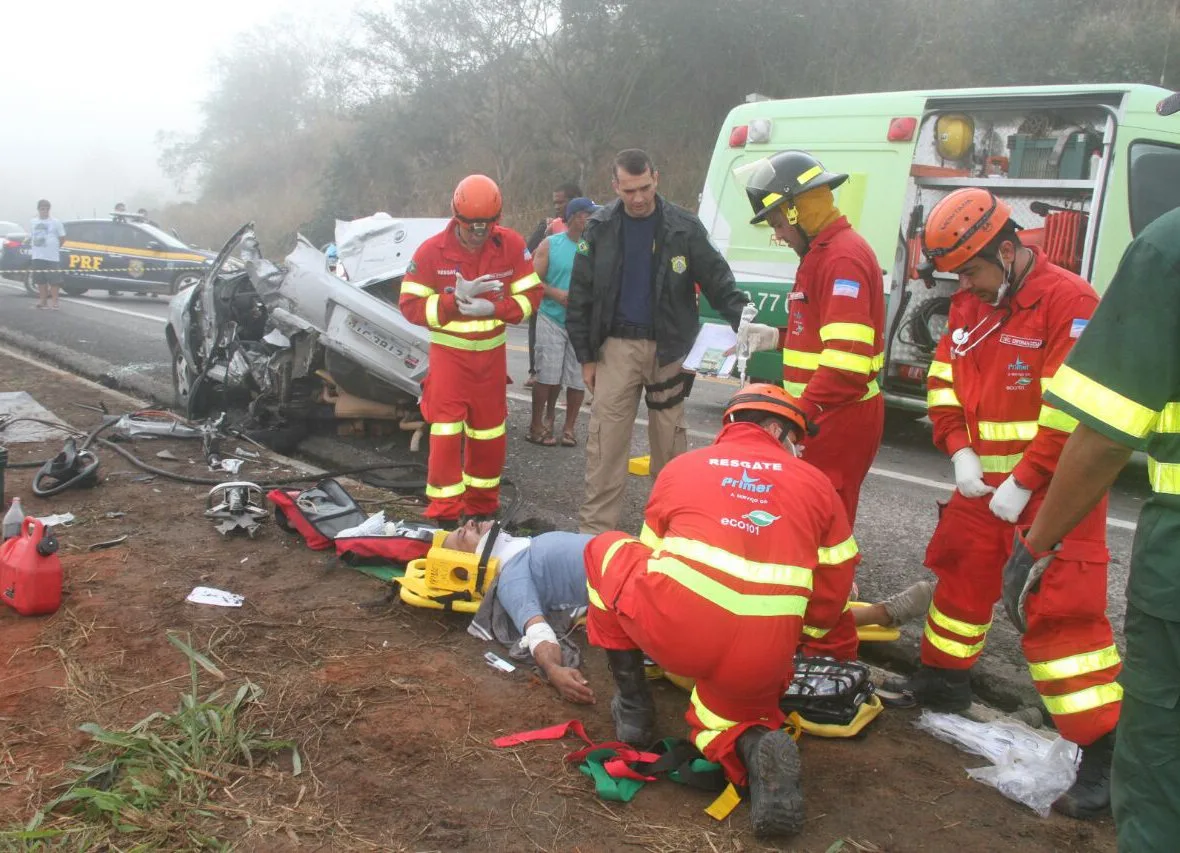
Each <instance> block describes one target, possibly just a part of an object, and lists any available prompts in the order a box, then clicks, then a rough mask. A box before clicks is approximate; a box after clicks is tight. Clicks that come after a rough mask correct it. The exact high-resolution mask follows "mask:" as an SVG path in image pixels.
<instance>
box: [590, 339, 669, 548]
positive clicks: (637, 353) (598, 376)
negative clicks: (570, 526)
mask: <svg viewBox="0 0 1180 853" xmlns="http://www.w3.org/2000/svg"><path fill="white" fill-rule="evenodd" d="M680 373H681V362H679V361H677V362H673V363H672V364H666V365H664V366H663V367H660V365H659V360H658V359H657V358H656V342H655V341H637V340H625V339H623V338H607V339H606V343H605V344H603V346H602V349H601V350H600V351H599V353H598V364H597V368H596V372H595V377H594V399H593V402H592V403H591V406H590V436H589V438H588V440H587V441H586V500H585V502H584V503H583V504H582V509H581V512H580V513H579V517H578V521H579V529H580V530H581V532H582V533H605V532H606V531H608V530H613V529H615V527H616V525H617V524H618V522H619V514H620V512H621V511H622V507H623V494H624V492H625V490H626V487H627V462H628V459H629V458H630V456H631V429H632V427H633V426H634V425H635V418H636V416H637V415H638V413H639V397H640V394H641V392H642V391H643V390H644V388H645V387H656V386H659V385H661V384H662V383H666V382H668V381H669V380H672V379H675V378H676V377H677V376H679V375H680ZM681 390H682V387H681V386H680V385H679V384H675V385H674V387H672V388H671V389H664V390H653V391H649V393H648V400H649V402H652V403H659V402H662V401H663V400H667V399H669V398H671V397H674V396H676V395H678V394H679V393H680V392H681ZM647 438H648V444H649V445H650V447H651V476H652V477H653V478H655V476H656V475H658V474H659V473H660V471H661V470H662V469H663V467H664V466H665V465H667V464H668V462H669V460H671V459H672V458H673V457H675V456H677V455H678V454H681V453H683V452H684V451H686V450H687V449H688V430H687V428H686V427H685V425H684V404H683V402H680V403H677V404H676V405H674V406H671V407H669V408H667V409H649V410H648V425H647Z"/></svg>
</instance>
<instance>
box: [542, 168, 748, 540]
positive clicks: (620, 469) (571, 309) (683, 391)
mask: <svg viewBox="0 0 1180 853" xmlns="http://www.w3.org/2000/svg"><path fill="white" fill-rule="evenodd" d="M658 181H659V173H658V172H657V171H656V170H655V167H654V166H653V165H652V161H651V158H650V157H649V156H648V155H647V154H646V153H645V152H643V151H640V150H638V149H628V150H626V151H622V152H620V153H619V154H618V156H617V157H616V158H615V163H614V182H613V184H614V188H615V192H616V194H618V196H619V201H616V202H613V203H612V204H609V205H607V206H606V207H604V208H602V209H601V210H599V211H598V212H597V213H595V214H594V215H593V216H592V217H591V218H590V222H589V223H588V224H587V226H586V232H585V234H584V235H583V237H582V240H581V241H580V242H579V244H578V252H577V254H576V255H575V256H574V270H573V275H572V277H571V280H570V291H569V303H568V306H567V309H566V329H567V330H568V331H569V335H570V341H571V342H572V343H573V346H574V352H575V354H576V355H577V357H578V361H579V362H581V364H582V376H583V378H584V379H585V382H586V389H587V390H588V391H590V393H592V394H593V395H594V400H593V403H592V404H591V408H590V436H589V440H588V441H587V443H586V499H585V502H584V503H583V504H582V509H581V513H580V519H579V526H580V529H581V531H582V532H583V533H603V532H605V531H607V530H612V529H614V528H615V526H616V525H617V523H618V519H619V512H620V510H621V507H622V499H623V492H624V490H625V488H626V483H627V458H628V457H629V456H630V449H631V428H632V426H633V425H634V423H635V416H636V414H637V413H638V409H639V394H640V391H641V390H643V391H644V392H645V394H644V401H645V402H646V403H647V409H648V430H647V433H648V443H649V444H650V447H651V475H652V477H655V476H656V475H657V474H659V472H660V469H662V468H663V467H664V465H666V464H667V463H668V461H669V460H670V459H672V458H673V457H674V456H676V455H677V454H680V453H683V452H684V451H685V450H687V449H688V442H687V430H686V429H685V426H684V421H683V403H684V399H685V397H687V396H688V391H689V389H690V387H691V384H692V378H693V374H692V373H686V372H684V371H683V370H682V367H681V364H682V362H683V361H684V357H685V356H686V355H688V351H689V350H690V349H692V345H693V341H695V340H696V336H697V332H698V330H699V326H700V318H699V315H698V314H697V298H696V289H695V288H694V284H696V285H699V286H700V290H701V292H702V293H704V295H705V298H707V299H708V300H709V304H710V305H712V306H713V307H714V308H715V309H716V310H717V312H718V313H719V314H721V316H722V317H724V318H725V319H726V320H728V321H729V324H730V325H731V326H732V327H733V328H734V330H735V331H736V329H737V326H738V321H739V320H740V319H741V312H742V307H743V306H744V305H745V304H746V301H747V300H746V296H745V294H743V293H742V292H741V291H740V290H738V289H737V288H736V287H735V286H734V280H733V272H732V271H731V270H730V268H729V264H728V263H726V261H725V258H723V257H722V256H721V253H720V252H718V251H717V249H715V248H714V247H713V244H712V243H710V242H709V237H708V234H707V232H706V231H705V226H704V225H702V224H701V221H700V220H699V219H697V218H696V217H695V216H694V215H693V214H691V213H689V212H688V211H687V210H685V209H684V208H682V207H677V206H676V205H674V204H672V203H671V202H669V201H666V200H665V199H664V198H662V197H661V196H660V195H659V194H658V193H657V192H656V187H657V183H658Z"/></svg>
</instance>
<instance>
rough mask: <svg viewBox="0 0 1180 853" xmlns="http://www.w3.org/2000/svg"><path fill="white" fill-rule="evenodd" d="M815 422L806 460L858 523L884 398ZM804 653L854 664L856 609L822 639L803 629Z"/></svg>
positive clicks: (881, 424) (882, 417) (881, 429)
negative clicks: (862, 488)
mask: <svg viewBox="0 0 1180 853" xmlns="http://www.w3.org/2000/svg"><path fill="white" fill-rule="evenodd" d="M817 423H818V424H819V433H818V434H817V435H816V436H815V437H814V438H809V439H807V440H806V443H805V444H804V446H803V459H804V461H806V462H810V463H811V464H812V465H814V466H815V467H816V468H818V469H819V470H821V471H823V472H824V473H825V474H826V475H827V477H828V479H829V480H831V481H832V485H833V486H835V487H836V494H838V495H839V496H840V502H841V503H843V504H844V512H845V513H847V515H848V524H849V526H850V527H851V526H853V525H855V524H856V509H857V506H858V505H859V503H860V487H861V484H862V483H864V480H865V477H867V476H868V473H869V468H871V467H872V466H873V460H874V459H876V458H877V450H878V449H879V448H880V447H881V437H882V435H883V434H884V432H885V398H884V397H883V396H882V395H880V394H877V395H876V396H875V397H871V398H870V399H868V400H861V401H859V402H856V403H850V404H849V405H847V406H840V407H838V408H836V409H832V410H831V411H830V412H824V414H823V415H821V416H820V417H819V418H818V420H817ZM804 633H805V634H807V636H806V637H804V646H803V653H804V654H807V655H827V656H828V657H833V658H836V659H837V660H856V654H857V649H858V647H859V645H860V640H859V639H858V638H857V635H856V623H855V622H854V621H853V618H852V610H851V609H846V610H845V611H844V615H843V616H841V617H840V621H839V622H838V623H836V627H835V628H833V629H832V630H830V631H828V632H827V633H826V634H824V635H823V636H821V637H816V636H814V634H813V633H812V632H809V631H806V629H805V631H804Z"/></svg>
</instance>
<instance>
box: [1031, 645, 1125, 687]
mask: <svg viewBox="0 0 1180 853" xmlns="http://www.w3.org/2000/svg"><path fill="white" fill-rule="evenodd" d="M1118 662H1119V650H1118V649H1117V648H1115V647H1114V646H1107V647H1106V648H1105V649H1099V650H1098V651H1096V652H1083V653H1082V654H1080V655H1070V656H1069V657H1065V658H1058V659H1057V660H1047V661H1041V662H1040V663H1030V664H1029V665H1028V672H1029V675H1031V676H1032V677H1033V680H1034V681H1060V680H1061V679H1063V678H1074V677H1076V676H1079V675H1086V674H1087V673H1091V672H1099V671H1101V670H1104V669H1110V668H1111V667H1112V666H1115V665H1116V664H1118Z"/></svg>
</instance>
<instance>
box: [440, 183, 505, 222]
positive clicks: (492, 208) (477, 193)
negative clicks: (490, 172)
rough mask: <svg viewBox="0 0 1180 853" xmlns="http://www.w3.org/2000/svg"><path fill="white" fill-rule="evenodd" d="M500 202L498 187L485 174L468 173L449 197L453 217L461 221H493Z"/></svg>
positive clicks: (497, 216)
mask: <svg viewBox="0 0 1180 853" xmlns="http://www.w3.org/2000/svg"><path fill="white" fill-rule="evenodd" d="M502 203H503V202H502V199H501V197H500V188H499V187H498V186H496V182H495V181H493V180H492V179H491V178H489V177H488V176H487V175H468V176H467V177H466V178H464V179H463V180H461V181H459V185H458V186H457V187H455V194H454V196H452V198H451V208H452V209H453V210H454V211H455V218H456V219H459V220H461V221H462V222H495V221H496V220H497V219H499V218H500V208H501V206H502Z"/></svg>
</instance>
